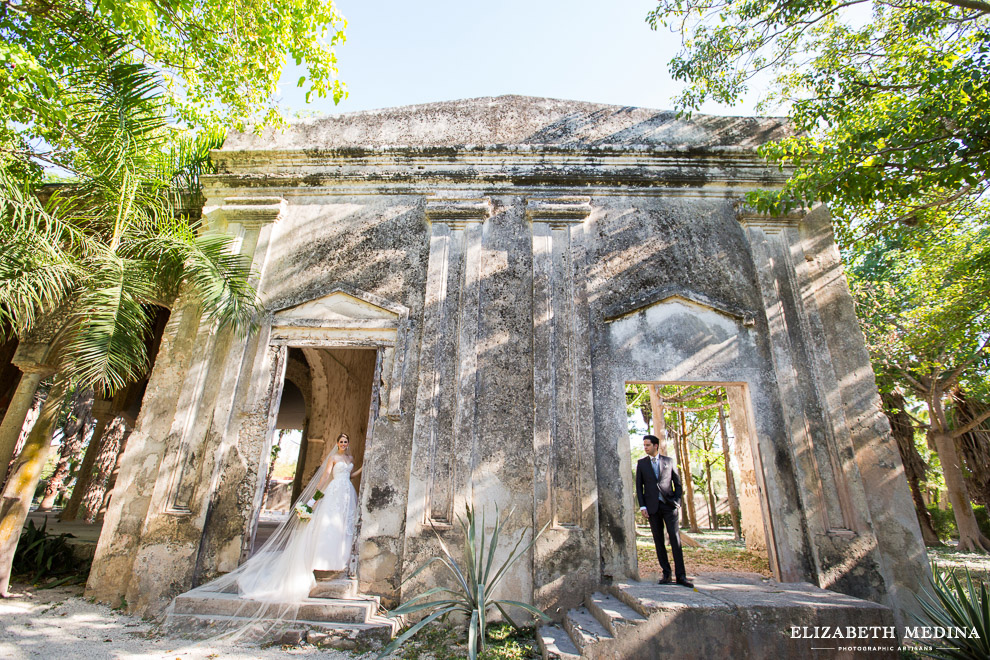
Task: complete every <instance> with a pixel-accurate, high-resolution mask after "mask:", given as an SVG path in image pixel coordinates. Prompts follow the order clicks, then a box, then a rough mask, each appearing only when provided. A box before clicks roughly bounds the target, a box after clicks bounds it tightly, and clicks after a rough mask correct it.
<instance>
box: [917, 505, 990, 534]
mask: <svg viewBox="0 0 990 660" xmlns="http://www.w3.org/2000/svg"><path fill="white" fill-rule="evenodd" d="M928 513H930V514H931V515H932V525H933V526H934V527H935V533H936V534H938V538H939V539H940V540H942V541H948V540H950V539H956V538H959V530H958V529H957V528H956V517H955V514H953V513H952V505H951V504H949V505H947V507H946V508H945V509H944V510H943V509H940V508H938V506H936V505H935V504H929V505H928ZM973 515H974V516H976V524H977V525H979V526H980V531H981V532H983V535H984V536H986V537H990V513H987V508H986V507H985V506H984V505H982V504H981V505H979V506H974V507H973Z"/></svg>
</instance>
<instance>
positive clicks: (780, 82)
mask: <svg viewBox="0 0 990 660" xmlns="http://www.w3.org/2000/svg"><path fill="white" fill-rule="evenodd" d="M647 20H648V21H649V23H650V24H651V25H652V26H653V27H654V28H658V27H660V26H661V25H665V26H669V27H672V28H673V29H674V31H675V32H679V33H681V34H682V35H683V37H682V38H683V48H682V51H681V52H680V53H679V54H678V56H677V57H675V58H674V59H673V60H672V61H671V62H670V65H669V66H670V71H671V73H672V74H673V76H674V78H675V79H678V80H682V81H686V82H687V83H688V86H687V89H686V90H685V91H684V92H683V94H681V95H680V97H679V98H678V99H677V104H678V107H679V108H681V109H682V110H687V111H691V110H695V109H697V108H699V107H700V106H701V104H702V103H704V102H706V101H709V100H712V101H716V102H720V103H723V104H729V105H732V104H735V103H737V102H739V101H740V100H741V99H742V98H743V97H744V95H746V94H747V93H748V92H750V91H751V87H752V86H754V84H755V85H764V84H766V82H767V79H769V84H768V85H767V91H766V93H765V94H764V95H763V96H762V97H761V106H760V107H761V109H762V110H763V111H766V110H767V109H769V108H773V107H775V106H776V107H783V108H785V109H786V110H787V111H788V113H789V116H790V119H791V120H792V121H793V125H794V129H795V135H794V136H793V137H790V138H788V139H784V140H781V141H780V142H776V143H773V144H770V145H767V146H766V147H765V148H764V150H763V153H764V154H765V155H766V156H767V157H768V158H769V159H770V160H771V161H774V162H776V163H778V164H780V165H781V166H783V167H788V168H792V177H791V178H790V180H789V181H788V183H787V184H786V186H785V187H784V189H783V190H782V191H760V192H755V193H752V194H751V195H750V198H749V201H750V202H751V203H752V204H753V205H754V206H756V208H757V209H758V210H760V211H763V212H771V213H781V212H786V211H789V210H791V209H793V208H796V207H799V206H802V205H804V206H808V205H810V204H812V203H814V202H816V201H823V202H826V203H828V205H829V207H830V208H831V210H832V213H833V215H834V216H835V217H836V218H837V219H838V220H839V221H840V222H839V230H840V232H842V237H843V238H844V239H846V240H847V241H848V240H850V239H854V238H856V237H858V236H862V235H865V234H868V233H869V232H871V231H873V230H875V229H877V228H882V227H885V226H890V225H892V224H917V223H919V222H924V221H925V220H926V218H927V214H929V213H932V212H933V211H934V212H938V210H939V209H940V208H941V207H944V206H946V205H952V204H955V205H957V206H958V205H959V204H961V203H967V202H972V201H973V200H975V199H976V198H977V197H978V196H979V195H980V194H981V193H983V192H984V191H985V189H986V185H987V184H986V179H987V169H988V165H990V75H988V73H990V31H988V29H987V28H988V27H990V3H987V2H983V1H981V0H939V1H937V2H920V1H918V0H907V1H906V2H904V1H901V0H661V2H659V4H658V5H657V7H656V9H655V10H654V11H653V12H651V13H650V14H649V16H648V18H647Z"/></svg>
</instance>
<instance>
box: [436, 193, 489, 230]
mask: <svg viewBox="0 0 990 660" xmlns="http://www.w3.org/2000/svg"><path fill="white" fill-rule="evenodd" d="M491 215H492V200H491V199H490V198H488V197H468V198H464V197H433V198H430V199H428V200H426V219H427V220H429V221H430V222H442V223H444V224H448V225H450V227H451V228H452V229H463V228H464V226H465V225H467V224H469V223H473V222H484V221H485V220H486V219H487V218H490V217H491Z"/></svg>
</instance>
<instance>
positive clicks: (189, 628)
mask: <svg viewBox="0 0 990 660" xmlns="http://www.w3.org/2000/svg"><path fill="white" fill-rule="evenodd" d="M234 631H236V634H237V639H238V640H239V641H244V642H250V643H264V642H267V643H275V644H298V643H299V642H300V641H302V640H306V641H307V642H309V643H310V644H318V645H320V646H328V647H332V648H339V649H347V650H352V649H355V648H356V647H358V646H359V645H360V646H362V647H371V648H377V647H380V646H382V645H384V644H387V643H388V642H389V640H391V639H392V637H393V636H394V635H395V633H396V632H398V625H397V623H396V622H395V621H393V620H391V619H387V618H385V617H379V616H375V617H372V618H371V620H370V621H368V622H366V623H338V622H328V621H307V620H304V619H293V620H276V619H265V618H262V619H252V618H246V617H238V616H225V615H222V614H214V615H202V614H177V613H172V614H170V615H169V616H168V617H167V618H166V620H165V623H164V624H163V628H162V632H163V633H164V634H166V635H180V636H182V637H185V638H188V639H199V640H203V639H210V638H212V637H216V636H218V635H224V634H230V633H232V632H234Z"/></svg>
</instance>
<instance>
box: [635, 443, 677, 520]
mask: <svg viewBox="0 0 990 660" xmlns="http://www.w3.org/2000/svg"><path fill="white" fill-rule="evenodd" d="M660 493H663V498H664V500H666V501H667V503H668V505H670V506H671V507H675V506H680V504H681V496H682V495H683V493H684V489H683V487H682V486H681V476H680V475H679V474H677V467H675V466H674V459H672V458H670V457H669V456H661V457H660V479H659V480H658V479H657V477H656V475H655V474H654V473H653V462H652V460H651V459H650V457H649V456H644V457H643V458H641V459H639V462H638V463H636V497H638V498H639V506H641V507H646V510H647V512H648V513H650V514H651V515H652V514H654V513H656V512H657V509H659V508H660V495H659V494H660Z"/></svg>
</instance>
